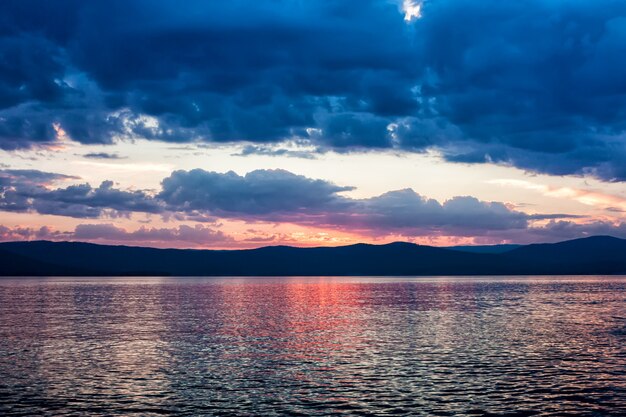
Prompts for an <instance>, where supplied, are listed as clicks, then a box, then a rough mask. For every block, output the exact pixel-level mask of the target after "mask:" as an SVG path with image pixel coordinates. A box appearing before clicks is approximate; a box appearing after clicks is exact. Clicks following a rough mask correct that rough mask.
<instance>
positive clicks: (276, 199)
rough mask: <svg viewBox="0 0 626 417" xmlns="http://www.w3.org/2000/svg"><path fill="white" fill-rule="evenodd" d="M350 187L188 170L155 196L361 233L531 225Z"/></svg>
mask: <svg viewBox="0 0 626 417" xmlns="http://www.w3.org/2000/svg"><path fill="white" fill-rule="evenodd" d="M352 189H353V187H340V186H337V185H335V184H332V183H329V182H326V181H322V180H313V179H309V178H306V177H303V176H300V175H295V174H293V173H290V172H288V171H284V170H257V171H252V172H250V173H248V174H246V175H245V176H240V175H238V174H236V173H234V172H227V173H224V174H222V173H217V172H208V171H204V170H201V169H195V170H192V171H175V172H173V173H172V175H171V176H169V177H167V178H165V179H164V180H163V182H162V191H161V192H160V193H159V194H158V195H157V198H158V199H161V200H162V201H163V202H164V203H165V204H166V207H167V208H168V209H169V210H171V211H174V212H187V213H190V214H191V213H201V214H202V213H205V214H209V215H214V216H218V217H223V218H233V219H240V220H246V221H265V222H277V223H278V222H280V223H283V222H286V223H294V224H299V225H303V226H312V227H324V228H335V229H341V230H345V231H353V232H360V233H363V234H368V235H386V234H390V233H395V234H401V235H405V236H416V235H419V236H422V235H426V234H433V233H439V234H459V235H463V236H467V235H474V234H481V233H486V232H487V231H489V230H512V229H524V228H526V227H527V225H528V221H529V220H530V216H528V215H526V214H524V213H522V212H518V211H514V210H511V209H509V208H507V207H506V206H505V205H504V204H502V203H497V202H483V201H479V200H478V199H476V198H473V197H455V198H453V199H450V200H448V201H446V202H444V203H439V202H438V201H436V200H433V199H427V198H425V197H423V196H420V195H419V194H417V193H415V192H414V191H413V190H411V189H405V190H399V191H392V192H388V193H385V194H382V195H380V196H376V197H372V198H368V199H353V198H349V197H346V196H343V195H342V194H341V193H342V192H345V191H350V190H352Z"/></svg>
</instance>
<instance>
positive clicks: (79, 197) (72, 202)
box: [0, 170, 163, 218]
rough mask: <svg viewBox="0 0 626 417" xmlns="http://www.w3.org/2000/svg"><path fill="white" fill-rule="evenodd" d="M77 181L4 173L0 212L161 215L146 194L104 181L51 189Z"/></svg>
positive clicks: (0, 183) (25, 172)
mask: <svg viewBox="0 0 626 417" xmlns="http://www.w3.org/2000/svg"><path fill="white" fill-rule="evenodd" d="M67 179H75V177H70V176H66V175H60V174H53V173H47V172H41V171H35V170H0V210H3V211H13V212H36V213H39V214H53V215H59V216H68V217H77V218H98V217H101V216H104V215H108V216H113V217H114V216H118V215H122V214H125V213H131V212H146V213H159V212H161V211H163V210H162V207H161V206H160V204H159V202H157V201H155V200H154V199H153V198H151V197H150V196H148V195H147V194H146V193H145V192H143V191H123V190H118V189H116V188H114V187H113V182H112V181H103V182H102V183H101V184H100V186H98V187H96V188H94V187H92V186H91V185H89V184H77V185H70V186H68V187H65V188H51V185H52V183H53V182H55V181H58V180H67Z"/></svg>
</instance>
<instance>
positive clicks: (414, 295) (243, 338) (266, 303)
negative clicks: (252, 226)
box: [0, 277, 626, 415]
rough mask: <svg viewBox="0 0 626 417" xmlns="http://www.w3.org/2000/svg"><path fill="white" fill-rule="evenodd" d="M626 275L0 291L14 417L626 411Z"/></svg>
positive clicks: (0, 368) (1, 339) (0, 283)
mask: <svg viewBox="0 0 626 417" xmlns="http://www.w3.org/2000/svg"><path fill="white" fill-rule="evenodd" d="M625 301H626V278H624V277H560V278H556V277H531V278H523V277H522V278H512V277H509V278H507V277H500V278H455V277H448V278H445V277H444V278H414V279H413V278H332V277H330V278H315V277H314V278H241V279H238V278H228V279H208V278H207V279H203V278H198V279H189V278H180V279H177V278H138V279H122V278H110V279H106V278H105V279H103V278H84V279H67V278H66V279H61V278H55V279H34V278H33V279H20V280H17V279H16V280H11V279H2V280H0V313H1V316H0V317H1V318H2V320H1V322H0V376H1V378H0V411H1V414H2V415H17V414H20V413H21V414H45V413H48V414H54V415H69V414H72V413H83V414H90V415H105V414H106V415H110V414H120V415H152V414H154V415H157V414H188V415H198V414H208V415H211V414H219V413H225V414H235V415H251V414H254V415H284V414H289V413H291V414H295V413H302V414H308V415H327V414H329V413H348V414H397V415H408V414H411V415H420V414H423V415H437V414H440V415H443V414H448V415H450V414H471V412H472V410H473V412H474V414H481V413H482V414H486V413H493V414H498V413H500V414H506V413H510V412H511V411H521V412H523V414H524V415H548V414H553V413H563V414H566V413H574V414H577V415H585V413H588V415H593V414H592V413H594V412H595V413H596V414H598V413H599V415H620V414H622V413H623V412H624V411H626V402H625V400H624V398H625V397H626V382H625V378H624V370H625V369H626V348H624V346H625V343H624V342H625V337H626V304H625Z"/></svg>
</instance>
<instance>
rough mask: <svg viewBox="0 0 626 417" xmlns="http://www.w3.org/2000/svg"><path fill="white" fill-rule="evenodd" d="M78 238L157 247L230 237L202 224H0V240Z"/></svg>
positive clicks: (198, 244)
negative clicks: (61, 228) (65, 226)
mask: <svg viewBox="0 0 626 417" xmlns="http://www.w3.org/2000/svg"><path fill="white" fill-rule="evenodd" d="M19 240H78V241H87V242H95V243H109V244H110V243H113V244H119V243H125V244H131V245H148V246H156V247H207V246H209V247H210V246H220V245H222V246H228V245H232V244H233V243H234V240H233V239H232V237H230V236H228V235H226V234H224V233H223V232H221V231H219V230H214V229H211V228H209V227H206V226H203V225H195V226H187V225H180V226H178V227H174V228H148V227H140V228H139V229H137V230H134V231H128V230H126V229H123V228H121V227H117V226H114V225H112V224H79V225H78V226H76V228H75V229H74V230H73V231H66V232H63V231H55V230H51V229H50V228H48V227H45V226H44V227H41V228H40V229H35V228H29V227H7V226H3V225H0V241H19Z"/></svg>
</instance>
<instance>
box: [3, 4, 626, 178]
mask: <svg viewBox="0 0 626 417" xmlns="http://www.w3.org/2000/svg"><path fill="white" fill-rule="evenodd" d="M419 3H420V4H421V8H420V13H419V16H418V15H417V14H411V13H408V12H407V11H406V10H403V9H402V7H401V4H402V2H400V1H388V0H371V1H365V0H359V1H356V0H354V1H341V2H314V1H307V2H269V1H260V2H242V1H239V0H234V1H228V2H206V1H195V0H192V1H186V2H185V4H184V6H181V4H180V2H175V1H168V0H165V1H158V2H146V1H143V0H132V1H128V0H124V1H121V0H112V1H107V2H85V1H78V0H60V1H55V2H47V3H46V2H40V1H31V0H19V1H11V0H9V1H4V2H2V3H1V4H0V26H1V27H2V28H3V30H2V31H1V32H0V55H1V56H3V57H4V59H3V60H1V62H0V148H2V149H5V150H13V149H23V148H29V147H33V146H39V145H46V144H52V143H55V141H56V140H57V138H58V137H59V136H60V135H61V136H62V135H67V136H69V137H70V138H72V139H73V140H75V141H78V142H81V143H102V144H107V143H112V142H114V141H115V140H116V139H118V138H138V137H142V138H147V139H152V140H161V141H170V142H186V141H207V142H240V141H243V142H246V143H255V144H263V143H280V142H283V141H286V140H293V139H298V140H302V141H304V142H307V143H309V144H311V146H312V147H313V149H318V150H320V151H325V150H329V149H333V150H336V151H341V152H351V151H359V150H363V149H367V150H372V149H395V150H397V151H407V152H415V151H417V152H420V151H424V150H427V149H434V150H437V151H438V152H440V153H441V154H442V155H443V156H444V158H446V159H447V160H449V161H454V162H462V163H469V164H482V163H501V164H510V165H514V166H517V167H520V168H523V169H528V170H531V171H537V172H544V173H549V174H555V175H564V174H589V175H594V176H597V177H599V178H601V179H603V180H607V181H624V180H626V167H625V164H624V161H625V160H626V140H625V138H626V122H625V120H626V119H625V117H624V115H625V114H626V82H625V81H624V76H623V74H624V73H625V72H626V61H625V60H623V59H620V58H619V57H622V56H624V54H626V47H625V45H626V31H625V30H624V27H626V3H624V2H623V1H615V0H600V1H593V2H580V1H578V2H572V1H566V0H557V1H553V0H530V1H499V0H485V1H481V2H471V1H457V0H437V1H425V2H419ZM242 11H243V12H242ZM407 16H409V18H407ZM418 17H419V18H418ZM247 149H248V150H254V149H262V148H257V147H254V146H253V147H251V148H247Z"/></svg>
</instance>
